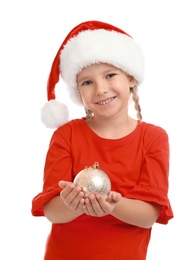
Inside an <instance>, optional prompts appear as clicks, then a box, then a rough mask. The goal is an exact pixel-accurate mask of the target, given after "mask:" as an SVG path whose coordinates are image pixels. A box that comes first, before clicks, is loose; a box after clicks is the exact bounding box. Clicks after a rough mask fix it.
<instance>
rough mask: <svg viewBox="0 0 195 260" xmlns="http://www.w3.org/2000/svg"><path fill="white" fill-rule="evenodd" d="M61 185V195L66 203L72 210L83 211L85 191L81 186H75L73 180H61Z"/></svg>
mask: <svg viewBox="0 0 195 260" xmlns="http://www.w3.org/2000/svg"><path fill="white" fill-rule="evenodd" d="M59 186H60V188H62V189H63V190H62V191H61V193H60V197H61V199H62V200H63V202H64V204H65V205H66V206H67V207H68V208H69V209H71V210H75V211H77V212H82V213H84V211H83V208H82V206H83V205H84V193H83V192H82V190H81V188H80V187H79V186H75V185H74V184H73V183H72V182H66V181H59Z"/></svg>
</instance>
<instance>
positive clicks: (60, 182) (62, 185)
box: [58, 180, 71, 189]
mask: <svg viewBox="0 0 195 260" xmlns="http://www.w3.org/2000/svg"><path fill="white" fill-rule="evenodd" d="M69 183H71V182H68V181H63V180H61V181H59V182H58V185H59V187H60V188H62V189H64V188H66V187H67V186H68V184H69Z"/></svg>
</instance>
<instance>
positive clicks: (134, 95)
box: [130, 85, 142, 121]
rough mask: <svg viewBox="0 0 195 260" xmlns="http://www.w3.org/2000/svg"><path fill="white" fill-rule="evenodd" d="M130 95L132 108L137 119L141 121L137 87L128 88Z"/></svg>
mask: <svg viewBox="0 0 195 260" xmlns="http://www.w3.org/2000/svg"><path fill="white" fill-rule="evenodd" d="M130 93H131V95H132V100H133V102H134V108H135V111H136V116H137V119H138V120H140V121H142V113H141V106H140V104H139V95H138V86H137V85H135V86H134V87H133V88H130Z"/></svg>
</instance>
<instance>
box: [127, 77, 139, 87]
mask: <svg viewBox="0 0 195 260" xmlns="http://www.w3.org/2000/svg"><path fill="white" fill-rule="evenodd" d="M129 83H130V85H129V87H130V88H134V87H135V86H136V85H137V80H136V79H135V78H134V77H133V76H129Z"/></svg>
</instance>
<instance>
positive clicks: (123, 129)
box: [87, 115, 137, 139]
mask: <svg viewBox="0 0 195 260" xmlns="http://www.w3.org/2000/svg"><path fill="white" fill-rule="evenodd" d="M87 124H88V125H89V127H90V128H91V129H92V130H93V131H94V132H95V133H96V134H97V135H99V136H100V137H103V138H108V139H118V138H122V137H124V136H126V135H128V134H130V133H131V132H133V131H134V130H135V128H136V126H137V120H135V119H133V118H130V117H129V116H128V115H127V116H123V117H121V116H120V117H118V118H101V117H98V116H94V117H93V118H91V119H89V120H88V121H87Z"/></svg>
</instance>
